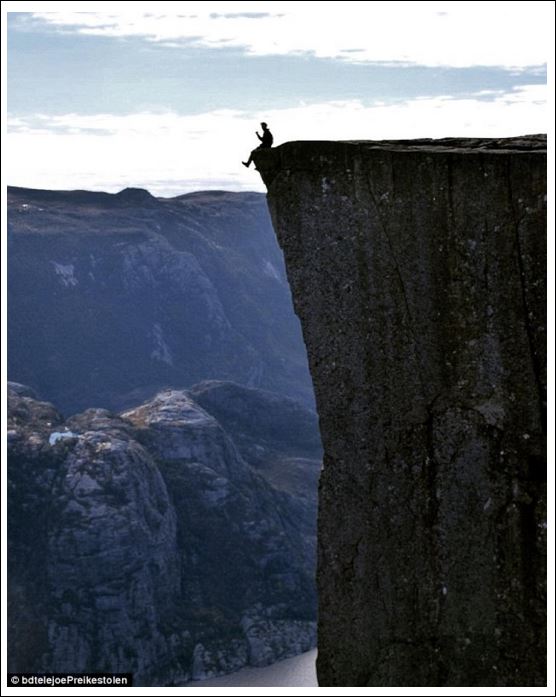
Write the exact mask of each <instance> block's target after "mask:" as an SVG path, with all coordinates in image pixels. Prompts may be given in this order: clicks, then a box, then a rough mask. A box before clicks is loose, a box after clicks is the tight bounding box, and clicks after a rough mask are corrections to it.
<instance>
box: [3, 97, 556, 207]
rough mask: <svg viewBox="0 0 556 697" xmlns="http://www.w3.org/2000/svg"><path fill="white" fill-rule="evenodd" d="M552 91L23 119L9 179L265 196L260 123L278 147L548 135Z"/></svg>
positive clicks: (11, 140)
mask: <svg viewBox="0 0 556 697" xmlns="http://www.w3.org/2000/svg"><path fill="white" fill-rule="evenodd" d="M546 92H547V90H546V87H545V86H543V85H529V86H525V87H520V88H516V89H514V90H512V91H510V92H505V93H504V92H495V93H489V94H488V95H485V93H484V92H481V93H478V94H477V95H476V96H473V97H469V98H465V99H461V98H454V97H449V96H446V97H436V98H419V99H414V100H410V101H398V102H393V103H388V104H386V103H383V102H377V103H374V104H372V105H364V104H362V103H361V102H360V101H357V100H351V101H343V102H325V103H320V104H311V105H299V106H296V107H292V108H288V109H275V110H271V111H267V112H264V113H247V112H244V111H237V110H228V109H222V110H217V111H211V112H208V113H204V114H196V115H180V114H176V113H173V112H165V113H150V112H145V113H136V114H128V115H114V114H92V115H83V114H60V115H56V116H47V115H40V114H38V115H35V116H33V117H21V116H19V117H17V118H15V119H10V121H9V124H8V125H9V134H8V165H9V167H8V170H9V171H8V181H9V183H10V184H13V185H18V186H30V187H36V188H47V189H78V188H86V189H93V190H99V189H100V190H105V191H113V192H114V191H119V190H120V189H122V188H124V187H126V186H138V187H143V188H146V189H149V190H150V191H152V193H154V194H156V195H161V196H171V195H177V194H178V193H184V192H187V191H194V190H198V189H214V188H225V189H232V190H259V191H263V190H264V187H263V185H262V183H261V181H260V178H259V177H258V175H257V173H256V172H255V171H254V170H253V169H251V170H246V169H245V168H244V167H242V165H241V160H243V159H245V158H246V157H247V155H248V153H249V150H250V149H251V148H252V147H254V146H255V145H256V144H257V140H256V136H255V134H254V130H255V129H256V128H258V127H259V122H260V121H261V120H265V121H267V122H268V123H269V125H270V127H271V129H272V131H273V132H274V134H275V137H276V143H277V144H279V143H282V142H285V141H288V140H356V139H362V140H375V139H376V140H378V139H395V138H400V139H403V138H418V137H433V138H440V137H446V136H485V137H486V136H493V137H503V136H511V135H523V134H525V133H539V132H545V131H546V128H547V114H546V106H545V102H546ZM486 96H487V97H488V98H485V97H486Z"/></svg>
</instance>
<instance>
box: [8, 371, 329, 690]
mask: <svg viewBox="0 0 556 697" xmlns="http://www.w3.org/2000/svg"><path fill="white" fill-rule="evenodd" d="M195 391H199V392H203V393H205V395H208V394H209V393H211V392H214V394H212V395H211V398H210V401H211V405H212V408H213V410H214V411H215V412H222V413H224V412H225V411H226V408H224V407H223V406H221V404H220V402H221V401H225V400H220V399H219V398H218V394H223V395H225V394H234V393H236V394H238V395H241V398H242V400H243V403H244V405H245V404H246V403H249V401H252V402H254V403H257V404H258V405H259V406H261V407H263V406H264V404H265V403H267V402H268V404H270V405H271V407H272V409H274V410H276V412H277V413H280V402H281V400H282V401H283V402H284V404H283V410H284V411H285V413H286V414H288V413H290V411H291V409H292V405H291V402H290V401H289V400H284V399H283V398H280V397H278V396H277V395H274V394H271V393H264V392H262V393H260V394H259V393H258V391H257V390H249V389H248V388H244V387H241V388H240V387H239V386H234V385H227V384H223V383H218V382H213V383H211V384H210V386H209V385H207V384H204V385H203V386H199V387H195V388H193V390H192V392H195ZM250 393H251V394H250ZM8 406H9V422H8V444H9V451H8V454H9V472H8V483H9V516H10V518H9V537H10V547H9V566H10V581H9V589H8V591H9V592H8V600H9V642H10V655H9V663H10V670H14V671H36V670H38V671H40V670H45V671H47V672H64V671H93V672H94V671H116V672H132V673H133V674H134V680H135V683H136V684H147V685H153V684H158V685H168V684H179V683H183V682H187V681H188V680H190V679H192V678H193V679H202V678H207V677H213V676H216V675H219V674H221V673H225V672H230V671H232V670H237V669H239V668H241V667H243V666H245V665H266V664H268V663H271V662H273V661H276V660H279V659H281V658H285V657H287V656H291V655H294V654H296V653H300V652H302V651H304V650H308V649H309V648H311V647H312V646H314V643H315V630H316V624H315V588H314V562H315V559H314V557H315V555H314V547H315V528H314V522H313V523H312V525H311V526H310V525H309V523H308V521H307V520H306V519H305V518H302V522H303V525H301V526H300V525H299V520H300V513H299V509H300V507H301V506H302V502H303V501H304V500H305V499H304V498H303V497H305V498H308V499H309V501H310V506H312V507H313V508H314V506H315V503H314V494H313V496H311V494H312V492H315V490H314V488H313V489H306V490H304V491H303V496H302V495H301V493H299V492H296V491H285V490H284V488H279V487H278V486H274V485H273V484H272V483H271V482H270V481H269V479H267V478H265V477H263V476H262V475H261V474H260V473H259V471H258V468H257V466H255V464H250V461H249V459H248V457H244V456H243V455H242V454H241V452H240V450H239V449H238V447H237V446H236V444H235V442H234V440H233V429H232V428H231V427H230V424H227V425H226V427H225V428H224V427H223V426H222V425H221V424H220V423H219V422H218V421H217V419H216V418H215V417H214V416H213V415H211V414H210V413H209V412H208V411H206V410H204V409H203V408H202V407H201V406H200V405H199V404H198V403H197V402H195V401H194V399H193V398H192V396H191V394H190V393H188V392H186V391H183V390H167V391H164V392H161V393H159V394H158V395H157V396H156V397H155V398H154V399H153V400H151V401H150V402H148V403H145V404H143V405H142V406H140V407H137V408H135V409H132V410H129V411H127V412H125V413H123V414H121V415H117V414H114V413H111V412H109V411H106V410H103V409H89V410H87V411H85V412H83V413H81V414H78V415H76V416H73V417H71V418H70V419H68V420H66V421H64V420H63V418H62V417H61V416H60V414H59V413H58V412H57V411H56V410H55V409H54V408H53V407H52V405H50V404H48V403H44V402H40V401H38V400H37V399H35V398H34V397H33V396H32V394H31V393H30V392H28V391H27V390H26V389H25V388H24V386H22V385H15V386H14V389H13V390H11V389H10V391H9V404H8ZM297 409H298V414H299V416H300V420H301V421H302V422H303V423H305V424H306V425H307V426H306V430H307V436H308V440H309V441H310V440H313V442H314V441H315V438H316V439H317V442H318V434H317V433H315V431H316V422H315V421H314V415H313V416H311V415H310V414H305V413H304V411H305V410H303V409H302V408H301V407H297ZM255 430H256V429H252V430H251V441H252V446H253V448H255V444H256V434H255ZM294 430H295V429H294ZM264 441H265V439H264V437H261V442H262V443H264ZM260 448H261V450H262V449H263V448H264V446H263V445H261V446H260ZM274 455H275V457H276V458H278V459H279V457H280V456H279V448H278V446H276V447H275V451H274ZM296 455H300V456H301V455H302V456H304V457H305V458H307V456H308V453H307V451H306V450H304V451H302V452H297V451H296V449H295V447H294V448H293V451H292V450H291V449H290V450H287V452H285V453H283V454H282V456H281V457H282V459H283V460H287V459H288V458H290V457H295V456H296ZM311 464H312V465H313V470H312V471H315V470H317V469H318V465H317V462H314V463H313V462H311ZM285 476H286V478H287V475H285ZM308 481H309V482H310V481H311V479H310V478H309V480H308ZM311 483H312V482H311ZM315 493H316V492H315Z"/></svg>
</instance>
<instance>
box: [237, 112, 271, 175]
mask: <svg viewBox="0 0 556 697" xmlns="http://www.w3.org/2000/svg"><path fill="white" fill-rule="evenodd" d="M261 128H262V129H263V134H262V136H260V135H259V131H255V133H256V134H257V138H258V139H259V140H260V141H261V144H260V145H259V147H258V148H255V150H253V151H252V152H251V154H250V155H249V159H248V160H247V162H242V163H241V164H242V165H243V166H244V167H249V165H250V164H251V162H253V153H254V152H256V151H257V150H263V149H265V148H271V147H272V143H273V142H274V137H273V136H272V133H271V132H270V131H269V130H268V126H267V125H266V123H265V122H264V121H263V122H262V123H261Z"/></svg>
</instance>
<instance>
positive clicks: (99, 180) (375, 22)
mask: <svg viewBox="0 0 556 697" xmlns="http://www.w3.org/2000/svg"><path fill="white" fill-rule="evenodd" d="M3 6H4V7H5V10H4V11H6V10H7V13H8V14H7V20H8V21H7V78H8V87H7V109H8V136H7V173H8V183H9V184H11V185H16V186H28V187H33V188H44V189H90V190H102V191H110V192H117V191H119V190H121V189H123V188H125V187H128V186H133V187H141V188H145V189H148V190H149V191H151V193H153V194H154V195H157V196H176V195H179V194H182V193H185V192H188V191H194V190H200V189H229V190H236V191H241V190H255V191H264V186H263V185H262V182H261V181H260V178H259V176H258V174H257V172H256V171H255V170H254V169H250V170H247V169H245V168H244V167H243V166H242V164H241V161H242V160H245V159H247V157H248V154H249V151H250V150H251V149H252V148H253V147H255V146H256V145H257V144H258V141H257V138H256V135H255V131H256V130H257V129H258V130H259V131H260V127H259V123H260V121H266V122H268V124H269V126H270V128H271V130H272V132H273V133H274V136H275V144H276V145H279V144H280V143H283V142H286V141H290V140H352V139H366V140H377V139H383V138H388V139H393V138H417V137H433V138H440V137H446V136H496V137H503V136H512V135H522V134H525V133H540V132H546V130H547V128H548V123H547V122H548V115H547V109H546V99H547V86H546V62H547V60H548V57H549V53H550V52H551V50H552V40H553V34H552V31H553V29H552V27H553V24H554V3H552V2H532V1H530V0H526V1H525V2H503V3H502V2H360V1H359V2H347V1H344V2H320V3H317V2H210V1H205V2H162V1H160V0H159V1H158V2H126V3H116V2H68V1H66V2H61V3H55V2H6V3H3ZM130 8H132V11H130Z"/></svg>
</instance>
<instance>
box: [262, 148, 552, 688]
mask: <svg viewBox="0 0 556 697" xmlns="http://www.w3.org/2000/svg"><path fill="white" fill-rule="evenodd" d="M256 164H257V167H258V169H259V171H260V172H261V175H262V177H263V179H264V181H265V183H266V185H267V188H268V202H269V206H270V210H271V214H272V218H273V222H274V226H275V230H276V233H277V236H278V240H279V242H280V245H281V247H282V249H283V251H284V254H285V258H286V266H287V271H288V277H289V280H290V284H291V288H292V292H293V298H294V306H295V308H296V312H297V314H298V315H299V317H300V319H301V322H302V327H303V333H304V337H305V343H306V345H307V349H308V354H309V363H310V370H311V373H312V376H313V382H314V387H315V390H316V399H317V407H318V413H319V419H320V427H321V435H322V438H323V444H324V451H325V454H324V471H323V475H322V478H321V483H320V499H319V530H318V535H319V543H318V557H319V562H318V563H319V566H318V588H319V655H318V675H319V683H320V684H321V685H323V686H364V685H384V686H387V685H392V686H393V685H398V686H399V685H428V686H434V685H453V686H463V685H495V686H515V685H539V686H540V685H543V684H545V657H546V653H545V579H546V576H545V533H546V522H545V481H546V479H545V477H546V471H545V466H546V457H545V408H546V401H545V400H546V379H545V365H546V362H545V328H546V314H545V297H546V296H545V242H546V231H545V205H546V204H545V202H546V139H545V138H544V137H542V136H527V137H523V138H512V139H500V140H492V139H491V140H487V139H445V140H441V141H430V140H423V141H395V142H343V143H334V142H322V143H321V142H298V143H287V144H285V145H282V146H280V147H279V148H276V149H273V150H270V151H261V152H259V153H257V155H256Z"/></svg>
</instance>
